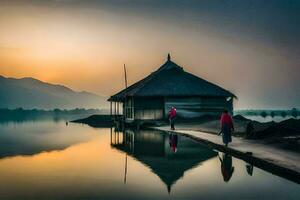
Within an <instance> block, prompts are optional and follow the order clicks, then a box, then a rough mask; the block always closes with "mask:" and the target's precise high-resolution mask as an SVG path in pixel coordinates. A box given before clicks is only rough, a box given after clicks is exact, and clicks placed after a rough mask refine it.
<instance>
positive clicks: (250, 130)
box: [246, 121, 255, 139]
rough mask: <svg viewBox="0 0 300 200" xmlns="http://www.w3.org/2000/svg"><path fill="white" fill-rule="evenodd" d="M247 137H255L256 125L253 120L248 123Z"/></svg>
mask: <svg viewBox="0 0 300 200" xmlns="http://www.w3.org/2000/svg"><path fill="white" fill-rule="evenodd" d="M246 138H247V139H252V138H255V132H254V126H253V122H252V121H250V122H249V123H248V124H247V128H246Z"/></svg>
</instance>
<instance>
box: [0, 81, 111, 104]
mask: <svg viewBox="0 0 300 200" xmlns="http://www.w3.org/2000/svg"><path fill="white" fill-rule="evenodd" d="M0 107H1V108H10V109H14V108H19V107H22V108H26V109H32V108H39V109H53V108H62V109H72V108H106V107H108V103H107V102H106V98H103V97H99V96H97V95H95V94H92V93H88V92H75V91H73V90H71V89H70V88H67V87H65V86H62V85H53V84H49V83H45V82H42V81H39V80H37V79H33V78H21V79H15V78H5V77H3V76H0Z"/></svg>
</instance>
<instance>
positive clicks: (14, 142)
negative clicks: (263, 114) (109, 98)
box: [0, 121, 300, 200]
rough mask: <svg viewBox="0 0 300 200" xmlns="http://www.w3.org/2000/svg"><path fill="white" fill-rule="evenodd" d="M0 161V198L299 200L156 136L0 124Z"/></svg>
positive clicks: (263, 177)
mask: <svg viewBox="0 0 300 200" xmlns="http://www.w3.org/2000/svg"><path fill="white" fill-rule="evenodd" d="M0 157H1V159H0V177H1V182H0V199H8V200H9V199H22V200H26V199H38V200H39V199H41V200H43V199H108V200H109V199H300V186H299V184H296V183H293V182H290V181H288V180H285V179H283V178H280V177H277V176H274V175H272V174H270V173H268V172H265V171H263V170H260V169H258V168H255V167H254V168H253V169H251V168H252V167H251V166H250V165H247V163H245V162H244V161H241V160H238V159H235V158H232V157H231V156H230V155H224V154H222V153H219V152H216V151H213V150H212V149H210V148H207V147H205V146H202V145H200V144H199V143H196V142H194V141H192V140H191V139H188V138H185V137H180V136H176V135H171V136H170V135H166V134H163V133H160V132H154V131H140V132H138V133H137V132H133V131H127V132H126V133H121V132H119V133H118V132H114V130H111V129H95V128H91V127H89V126H85V125H78V124H72V123H71V124H69V126H66V125H65V123H63V122H58V123H55V122H50V121H42V122H26V123H17V124H16V123H6V124H0ZM221 161H222V162H221ZM246 166H247V167H246Z"/></svg>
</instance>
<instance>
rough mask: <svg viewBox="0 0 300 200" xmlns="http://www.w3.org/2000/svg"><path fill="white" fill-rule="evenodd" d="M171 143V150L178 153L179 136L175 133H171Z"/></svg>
mask: <svg viewBox="0 0 300 200" xmlns="http://www.w3.org/2000/svg"><path fill="white" fill-rule="evenodd" d="M169 144H170V148H171V150H172V151H173V152H174V153H176V152H177V144H178V136H177V135H175V134H170V135H169Z"/></svg>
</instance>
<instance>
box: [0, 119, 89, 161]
mask: <svg viewBox="0 0 300 200" xmlns="http://www.w3.org/2000/svg"><path fill="white" fill-rule="evenodd" d="M0 138H1V139H0V159H2V158H4V157H10V156H24V155H34V154H38V153H41V152H49V151H57V150H63V149H66V148H68V147H70V146H72V145H74V144H78V143H81V142H84V141H88V140H89V139H90V138H91V135H89V134H82V133H81V132H80V129H78V127H73V126H68V127H66V125H65V124H64V123H54V122H51V121H40V122H39V123H36V122H33V123H31V122H25V123H7V124H2V125H0Z"/></svg>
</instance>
